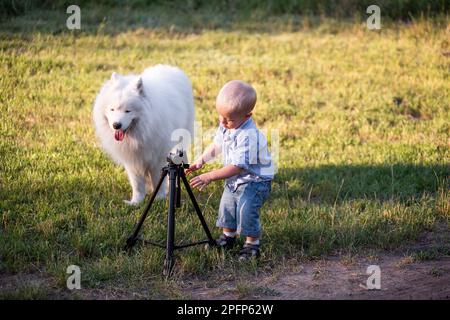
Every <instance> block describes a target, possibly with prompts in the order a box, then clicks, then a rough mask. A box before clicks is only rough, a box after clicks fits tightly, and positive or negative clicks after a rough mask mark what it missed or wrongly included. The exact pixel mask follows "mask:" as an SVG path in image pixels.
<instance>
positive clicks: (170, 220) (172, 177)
mask: <svg viewBox="0 0 450 320" xmlns="http://www.w3.org/2000/svg"><path fill="white" fill-rule="evenodd" d="M177 173H178V169H177V168H173V167H169V190H170V191H169V214H168V217H167V245H166V260H165V261H164V271H163V274H164V275H165V276H167V277H168V276H170V274H171V272H172V267H173V264H174V261H173V251H174V249H175V244H174V240H175V205H176V204H175V200H176V199H175V198H176V189H175V187H176V176H177Z"/></svg>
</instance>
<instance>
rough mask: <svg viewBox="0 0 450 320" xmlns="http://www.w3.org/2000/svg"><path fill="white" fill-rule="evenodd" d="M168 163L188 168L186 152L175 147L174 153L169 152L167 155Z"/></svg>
mask: <svg viewBox="0 0 450 320" xmlns="http://www.w3.org/2000/svg"><path fill="white" fill-rule="evenodd" d="M167 162H168V163H169V165H176V166H181V167H182V168H189V164H188V163H187V162H188V159H187V155H186V152H184V151H183V150H179V149H177V151H176V152H175V153H172V152H170V153H169V155H168V156H167Z"/></svg>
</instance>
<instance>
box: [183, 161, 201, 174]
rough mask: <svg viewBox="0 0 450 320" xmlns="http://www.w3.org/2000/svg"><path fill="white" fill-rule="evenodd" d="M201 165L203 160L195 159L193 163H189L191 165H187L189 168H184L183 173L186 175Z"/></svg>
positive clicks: (198, 168)
mask: <svg viewBox="0 0 450 320" xmlns="http://www.w3.org/2000/svg"><path fill="white" fill-rule="evenodd" d="M202 167H203V161H201V160H200V161H196V162H195V163H193V164H191V165H190V166H189V168H187V169H186V170H184V173H185V174H186V175H188V174H189V173H191V172H194V171H197V170H200V169H201V168H202Z"/></svg>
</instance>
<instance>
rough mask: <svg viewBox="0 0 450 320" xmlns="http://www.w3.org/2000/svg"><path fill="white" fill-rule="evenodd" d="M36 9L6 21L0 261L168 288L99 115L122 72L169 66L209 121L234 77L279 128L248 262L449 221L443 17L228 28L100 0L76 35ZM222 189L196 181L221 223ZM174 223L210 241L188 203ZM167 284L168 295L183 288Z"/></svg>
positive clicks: (218, 266)
mask: <svg viewBox="0 0 450 320" xmlns="http://www.w3.org/2000/svg"><path fill="white" fill-rule="evenodd" d="M42 13H43V12H39V11H37V12H31V13H29V14H28V15H26V16H21V17H17V18H15V19H13V20H11V21H8V22H3V23H2V24H1V25H0V28H1V29H0V30H1V31H0V111H1V118H0V134H1V137H2V138H1V139H0V165H1V170H0V200H1V201H0V210H1V215H0V217H1V223H0V267H1V269H0V270H3V271H7V272H28V271H34V270H36V269H39V270H42V271H44V272H47V273H49V274H50V275H52V276H54V277H55V278H58V279H60V283H61V286H64V284H65V281H64V279H65V277H66V276H67V275H66V273H65V271H66V267H67V266H68V265H70V264H77V265H79V266H80V267H81V269H82V272H83V285H84V286H87V287H102V286H105V285H116V286H120V287H125V288H126V287H134V286H140V285H141V284H142V283H143V282H148V283H153V284H154V285H155V286H156V287H158V288H159V289H161V288H162V287H163V285H162V284H161V283H160V282H159V281H160V280H159V276H160V272H161V269H162V263H163V259H164V253H163V252H162V251H161V250H160V249H157V248H153V247H152V248H148V247H146V248H139V249H138V250H137V251H136V252H135V253H134V254H132V255H127V254H125V253H124V252H123V251H122V247H123V245H124V240H125V239H126V237H127V235H128V234H129V233H130V232H131V229H132V227H133V225H134V223H135V222H136V220H137V217H138V215H139V210H138V209H136V208H130V207H128V206H126V205H125V204H124V203H123V202H122V199H125V198H128V197H129V196H130V192H131V190H130V187H129V184H128V181H127V178H126V175H125V173H124V171H123V169H122V168H120V167H117V166H115V165H114V164H113V163H112V162H111V161H110V160H109V159H108V158H107V157H106V156H105V155H104V154H103V153H102V151H101V150H100V149H99V144H98V143H97V141H96V138H95V134H94V130H93V125H92V120H91V108H92V103H93V100H94V98H95V95H96V93H97V91H98V89H99V88H100V86H101V84H102V83H103V82H104V81H105V80H106V79H107V78H109V76H110V74H111V73H112V72H113V71H117V72H119V73H132V72H133V73H139V72H141V71H142V70H143V69H144V68H145V67H147V66H150V65H153V64H157V63H168V64H173V65H177V66H179V67H180V68H182V69H183V70H185V72H186V73H187V74H188V75H189V76H190V78H191V80H192V83H193V87H194V95H195V100H196V114H197V121H200V122H201V123H202V126H203V129H204V130H207V129H210V128H214V127H215V126H216V124H217V116H216V113H215V108H214V100H215V96H216V94H217V92H218V90H219V89H220V87H221V86H222V85H223V84H224V83H225V82H226V81H228V80H230V79H237V78H238V79H242V80H245V81H248V82H250V83H252V84H253V85H254V86H255V88H256V90H257V92H258V104H257V107H256V109H255V112H254V118H255V121H256V122H257V124H258V126H259V127H261V128H264V129H267V130H268V131H269V132H270V130H271V129H272V130H278V132H279V137H280V153H279V159H280V161H279V164H278V166H279V171H278V174H277V176H276V179H275V181H274V185H273V192H272V195H271V198H270V201H268V203H267V204H266V205H265V207H264V208H263V210H262V212H261V216H262V224H263V230H264V235H263V239H262V240H263V246H262V257H261V261H259V262H258V263H257V264H256V265H252V266H246V267H245V268H244V271H243V272H254V271H255V268H256V270H257V268H258V267H264V266H270V267H274V268H276V267H277V266H278V265H279V261H281V260H282V259H284V258H314V257H317V256H320V255H324V254H328V253H331V252H335V251H337V252H356V251H358V250H361V249H363V248H386V249H392V248H395V247H397V246H399V245H400V244H402V243H405V241H409V240H413V239H415V238H416V237H417V236H418V235H419V234H420V233H421V232H422V231H424V230H428V229H432V228H433V226H434V224H435V223H436V222H437V221H446V222H447V223H448V219H449V213H450V212H449V204H448V203H449V199H450V197H449V193H448V187H449V180H448V178H449V173H450V169H449V159H450V152H449V142H450V141H449V136H448V133H449V129H450V127H449V119H450V111H449V110H450V105H449V104H450V89H449V80H450V77H449V76H450V71H449V70H450V58H449V57H446V56H445V55H444V54H443V53H445V52H448V51H449V50H450V44H449V42H448V29H447V30H446V29H445V25H446V24H448V20H445V19H444V20H443V21H444V23H442V21H441V22H440V23H433V22H432V21H431V22H430V21H418V22H415V23H412V24H409V25H395V24H391V25H387V26H385V27H384V28H383V29H382V30H380V31H378V32H374V31H368V30H366V29H365V27H364V24H362V23H361V24H360V23H356V22H354V23H351V22H336V21H332V20H331V21H322V22H321V23H317V24H312V25H310V24H309V23H310V22H311V21H310V20H304V21H303V20H299V21H300V22H298V18H293V17H288V16H286V17H281V18H277V19H275V18H274V19H273V20H271V21H268V22H267V23H262V22H260V23H257V22H254V23H252V22H251V21H250V22H249V21H237V22H235V24H230V23H227V22H226V21H225V19H224V17H222V16H220V15H214V16H212V15H211V16H209V15H207V14H206V15H205V16H194V17H190V18H186V17H184V16H181V17H180V18H179V19H180V21H181V22H180V23H179V24H176V23H175V24H172V22H176V21H177V20H176V19H175V18H174V17H173V16H171V15H170V14H169V13H166V14H165V15H163V17H164V16H167V17H168V21H166V22H161V20H158V23H154V24H152V23H153V22H151V21H154V20H152V19H157V17H160V16H156V15H155V16H152V15H151V13H149V14H145V13H141V12H140V11H133V10H132V11H128V14H127V15H126V14H124V12H121V11H119V10H116V11H114V10H112V11H108V12H107V13H103V12H101V11H99V9H92V11H88V12H85V14H86V19H84V20H83V28H86V29H83V30H82V31H81V32H69V31H67V30H65V29H64V19H65V15H64V13H60V14H58V13H54V12H46V15H42ZM40 14H41V15H40ZM103 15H106V16H108V19H107V20H103V22H102V19H101V17H103ZM49 17H50V18H49ZM52 17H53V19H51V18H52ZM169 17H170V18H169ZM144 18H145V19H144ZM121 19H122V20H121ZM127 19H129V20H127ZM183 19H186V20H187V21H185V20H183ZM196 19H197V20H196ZM149 21H150V22H149ZM293 21H294V22H295V21H297V22H295V23H293ZM308 21H309V22H308ZM116 22H117V23H116ZM127 23H129V25H130V29H127ZM188 25H189V26H191V27H192V28H188V27H187V26H188ZM149 26H150V27H154V28H152V29H149V28H147V27H149ZM184 26H186V28H183V27H184ZM269 138H270V137H269ZM221 190H222V183H215V184H214V185H212V186H210V187H209V188H208V189H207V191H206V192H205V193H201V194H199V193H198V192H196V194H197V195H198V200H199V202H200V204H201V206H202V208H203V210H204V214H205V216H206V219H207V221H208V223H209V225H210V227H211V228H212V229H213V230H214V232H215V235H217V234H218V231H217V230H216V229H215V228H214V223H215V218H216V215H217V209H218V204H219V200H220V195H221ZM166 209H167V208H166V207H165V206H164V205H163V204H158V205H157V206H156V207H155V210H154V212H152V214H151V215H150V216H149V219H148V220H147V222H146V224H145V228H144V229H145V230H144V231H145V232H144V233H145V234H146V235H147V236H151V237H154V238H159V239H164V238H165V223H166V214H165V211H166ZM177 231H178V233H177V238H186V239H201V238H202V237H203V233H202V230H201V228H200V225H199V223H198V221H197V219H196V218H195V216H194V212H193V209H192V207H191V206H187V205H184V206H183V207H182V210H181V211H180V213H179V215H178V216H177ZM177 256H178V258H179V259H178V260H177V265H176V274H175V276H176V277H178V278H181V279H183V278H184V277H188V276H199V277H204V276H205V277H207V276H209V275H212V274H215V272H216V271H218V270H219V271H220V272H222V273H234V272H239V270H241V269H242V266H240V265H239V264H237V263H236V262H235V261H234V260H233V255H232V254H228V253H227V254H225V255H222V254H221V253H218V252H216V251H214V250H204V249H203V248H192V249H188V250H185V251H183V252H180V253H179V254H178V255H177ZM171 286H174V284H170V285H169V287H166V290H168V291H167V292H168V293H167V292H166V293H165V294H162V296H173V297H177V296H178V294H177V293H176V290H175V289H174V290H175V291H171V290H172V289H173V287H171ZM167 288H169V289H167ZM170 288H172V289H170ZM27 290H28V289H27ZM161 290H163V289H161ZM28 291H30V293H29V294H30V296H39V295H40V294H41V292H40V291H36V290H35V289H30V290H28ZM35 291H36V292H35ZM152 292H153V291H152ZM27 295H28V293H27ZM149 297H158V295H157V294H156V295H155V293H154V292H153V293H151V294H150V293H149Z"/></svg>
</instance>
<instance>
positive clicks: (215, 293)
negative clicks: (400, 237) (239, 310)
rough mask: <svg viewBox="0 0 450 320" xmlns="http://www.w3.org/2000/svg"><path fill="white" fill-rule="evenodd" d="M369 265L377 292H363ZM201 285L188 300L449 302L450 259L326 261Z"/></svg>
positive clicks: (196, 287)
mask: <svg viewBox="0 0 450 320" xmlns="http://www.w3.org/2000/svg"><path fill="white" fill-rule="evenodd" d="M369 265H378V266H379V267H380V275H381V277H380V280H381V281H380V289H379V290H377V289H372V290H368V289H367V287H366V285H367V279H368V277H369V275H368V274H366V271H367V267H368V266H369ZM252 283H253V284H252ZM256 284H257V285H256ZM206 286H207V285H206V284H205V283H203V284H198V285H196V286H194V287H191V290H192V291H191V295H192V298H193V299H283V300H292V299H294V300H297V299H450V258H442V259H438V260H433V261H424V262H413V261H411V258H410V257H402V256H384V257H380V258H378V259H377V261H373V258H371V259H358V260H357V261H351V262H347V261H345V262H343V261H342V259H338V258H329V259H327V260H320V261H317V262H314V263H307V264H302V265H300V266H299V267H298V271H296V272H290V273H288V274H282V275H278V276H275V277H262V278H261V277H260V278H258V277H254V278H253V279H249V281H248V283H247V285H241V287H239V286H236V284H235V283H233V282H228V283H223V284H222V285H220V286H218V287H216V288H207V287H206Z"/></svg>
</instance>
